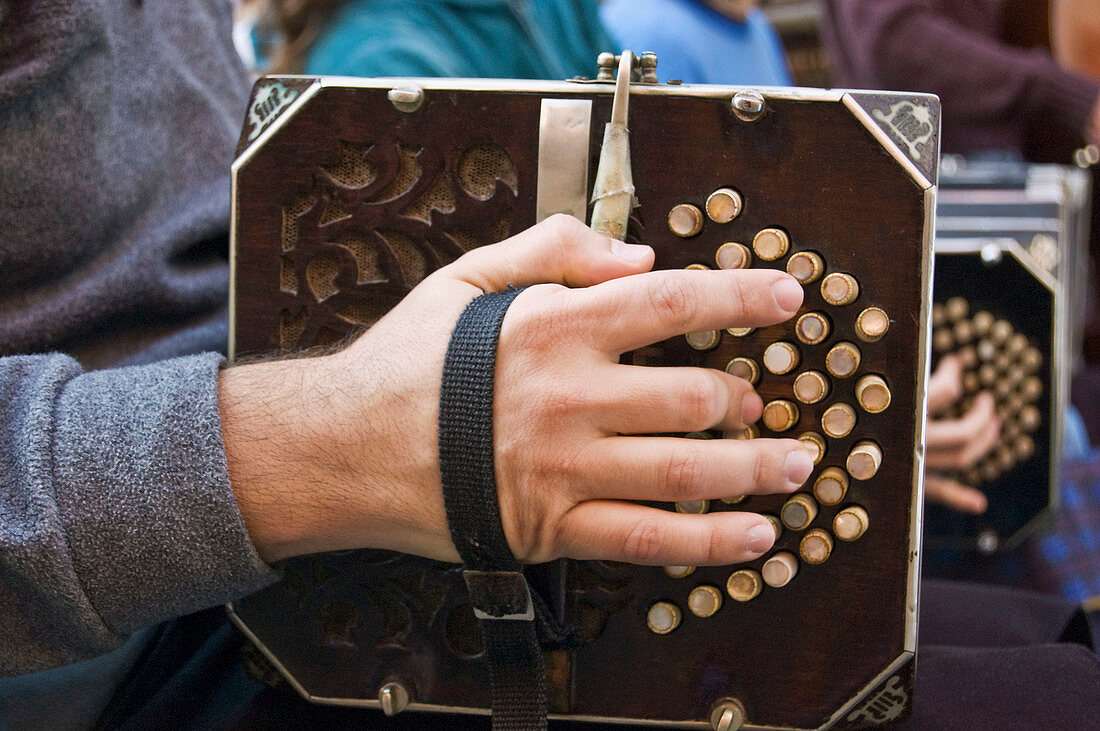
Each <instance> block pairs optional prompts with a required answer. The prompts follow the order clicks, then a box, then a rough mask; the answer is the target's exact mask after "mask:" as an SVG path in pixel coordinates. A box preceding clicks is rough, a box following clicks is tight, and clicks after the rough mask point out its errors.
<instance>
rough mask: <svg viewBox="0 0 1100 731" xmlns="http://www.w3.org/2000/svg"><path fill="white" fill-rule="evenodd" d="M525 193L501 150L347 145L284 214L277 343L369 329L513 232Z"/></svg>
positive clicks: (308, 342)
mask: <svg viewBox="0 0 1100 731" xmlns="http://www.w3.org/2000/svg"><path fill="white" fill-rule="evenodd" d="M518 193H519V184H518V175H517V172H516V168H515V165H514V164H513V162H512V160H511V159H510V158H509V157H508V155H507V153H505V151H504V150H503V149H501V148H500V147H498V146H496V145H492V144H488V143H475V144H472V145H470V146H468V147H467V148H466V149H464V150H461V151H459V152H452V153H443V152H440V151H439V150H437V149H432V148H422V149H417V148H415V147H412V146H408V145H405V144H404V143H401V142H392V143H389V144H377V145H369V144H356V143H352V142H346V141H345V142H342V143H341V148H340V152H339V157H338V159H337V161H336V162H335V164H333V165H330V166H327V167H324V166H322V167H318V168H317V169H316V171H315V172H314V176H313V185H312V187H311V189H310V190H309V191H308V192H307V193H306V194H305V195H302V196H299V197H298V198H296V199H295V200H294V201H292V202H291V203H290V204H288V205H287V206H284V208H283V241H282V250H283V251H282V257H281V262H280V264H281V266H280V287H279V290H280V292H281V293H282V295H283V296H284V297H285V302H284V305H283V307H282V310H281V318H280V332H279V338H278V341H279V345H280V347H281V348H283V349H285V350H292V349H298V348H304V347H309V346H312V345H322V344H327V343H330V342H333V341H336V340H339V339H340V338H342V337H343V336H344V335H345V334H346V333H347V332H349V331H350V330H353V329H355V328H357V327H362V326H368V327H369V326H370V325H371V324H373V323H374V322H375V321H377V320H378V319H379V318H380V317H381V316H382V315H383V314H385V312H386V311H388V310H389V309H391V308H392V307H393V306H394V305H396V304H397V302H399V301H400V300H401V298H402V297H404V296H405V295H406V294H407V293H408V292H409V291H410V290H411V289H412V288H413V287H415V286H416V284H417V283H419V282H420V280H421V279H423V278H424V277H425V276H427V275H428V274H430V273H431V272H432V271H434V270H436V269H438V268H439V267H441V266H443V265H445V264H447V263H449V262H451V261H453V260H454V259H456V258H458V257H459V256H461V255H462V254H463V253H464V252H465V251H467V250H468V249H470V248H472V247H473V246H474V245H480V244H484V243H490V242H494V241H499V240H501V239H504V238H506V237H507V236H508V235H510V234H511V228H512V212H513V208H514V205H515V200H516V196H517V195H518Z"/></svg>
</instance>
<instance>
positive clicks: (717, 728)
mask: <svg viewBox="0 0 1100 731" xmlns="http://www.w3.org/2000/svg"><path fill="white" fill-rule="evenodd" d="M744 725H745V707H744V706H743V705H741V701H739V700H737V699H736V698H723V699H722V700H720V701H718V702H717V703H715V704H714V707H712V708H711V709H710V726H711V728H713V729H714V731H738V729H740V728H741V727H742V726H744Z"/></svg>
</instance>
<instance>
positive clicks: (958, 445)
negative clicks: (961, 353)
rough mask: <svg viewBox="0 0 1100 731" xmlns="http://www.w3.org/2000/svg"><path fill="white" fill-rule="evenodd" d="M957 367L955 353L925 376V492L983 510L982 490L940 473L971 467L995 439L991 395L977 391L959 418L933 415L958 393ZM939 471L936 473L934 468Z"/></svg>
mask: <svg viewBox="0 0 1100 731" xmlns="http://www.w3.org/2000/svg"><path fill="white" fill-rule="evenodd" d="M962 394H963V388H962V366H961V364H960V363H959V361H958V359H957V358H955V357H954V356H947V357H945V358H943V359H942V360H941V361H940V362H939V365H938V366H937V367H936V370H935V371H934V372H933V373H932V377H931V378H930V379H929V381H928V415H929V418H928V427H927V429H926V431H925V442H926V451H925V462H924V464H925V476H924V487H925V495H926V496H927V498H928V499H929V500H932V501H933V502H937V503H941V504H943V505H946V506H947V507H949V508H953V509H955V510H958V511H960V512H964V513H984V512H985V510H986V508H987V507H988V501H987V500H986V497H985V494H984V493H983V492H982V491H981V490H978V489H975V488H973V487H968V486H966V485H963V484H962V483H961V482H959V481H958V480H955V479H952V478H950V477H947V476H945V475H944V474H942V472H943V471H960V470H966V469H969V468H971V467H973V466H974V465H975V464H977V463H978V461H979V460H980V459H981V458H982V457H984V456H985V455H986V454H987V453H988V452H989V451H990V450H991V449H993V447H994V446H996V444H997V439H998V437H999V436H1000V433H1001V421H1000V419H999V418H998V417H997V414H996V412H995V411H994V408H993V397H992V396H991V395H990V394H989V393H988V392H985V391H983V392H981V393H979V394H978V395H977V396H976V397H975V398H974V401H973V403H972V404H971V405H970V408H969V409H967V411H966V413H965V414H963V415H962V416H961V417H960V418H958V419H946V418H936V416H937V415H938V414H942V413H943V412H944V411H945V410H946V409H948V408H949V407H950V406H952V405H953V404H955V403H957V402H958V401H959V399H960V398H962ZM937 471H940V472H937Z"/></svg>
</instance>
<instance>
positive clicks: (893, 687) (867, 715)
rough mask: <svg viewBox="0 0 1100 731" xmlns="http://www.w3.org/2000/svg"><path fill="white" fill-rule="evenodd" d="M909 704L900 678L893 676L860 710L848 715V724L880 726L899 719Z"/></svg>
mask: <svg viewBox="0 0 1100 731" xmlns="http://www.w3.org/2000/svg"><path fill="white" fill-rule="evenodd" d="M908 703H909V692H908V691H907V690H906V689H905V688H904V687H903V686H902V684H901V677H900V676H897V675H895V676H894V677H892V678H890V679H889V680H888V681H886V683H885V684H884V685H883V686H882V687H881V688H879V689H878V690H877V691H876V692H875V693H874V694H873V695H872V696H871V697H870V698H868V699H867V702H866V703H864V704H863V705H862V706H861V707H860V708H857V709H856V710H855V711H852V712H851V713H849V714H848V718H847V720H848V722H849V723H852V724H860V725H867V726H881V725H883V724H885V723H889V722H890V721H895V720H897V719H898V718H900V717H901V714H902V712H903V711H904V710H905V707H906V705H908Z"/></svg>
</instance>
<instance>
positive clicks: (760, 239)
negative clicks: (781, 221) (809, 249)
mask: <svg viewBox="0 0 1100 731" xmlns="http://www.w3.org/2000/svg"><path fill="white" fill-rule="evenodd" d="M789 248H791V239H790V237H789V236H787V232H786V231H783V230H782V229H778V228H765V229H762V230H761V231H759V232H757V234H756V236H754V237H753V239H752V250H753V251H755V252H756V255H757V256H759V257H760V258H761V259H763V260H764V261H775V260H776V259H780V258H782V257H783V255H784V254H786V253H787V250H788V249H789Z"/></svg>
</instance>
